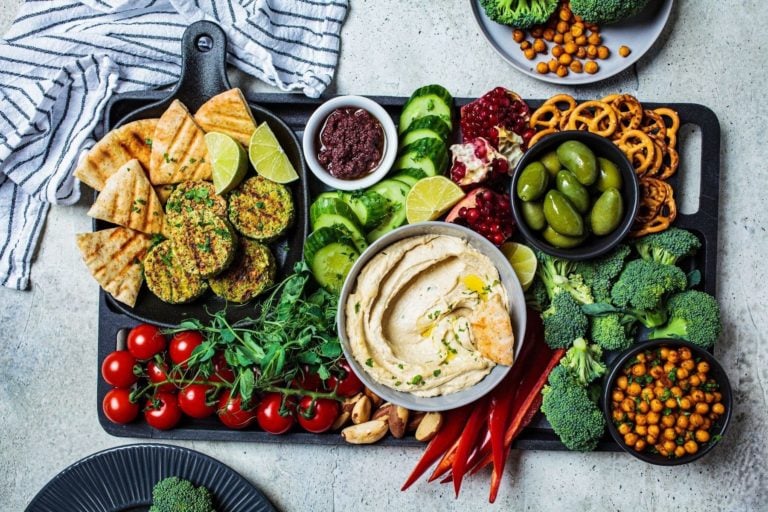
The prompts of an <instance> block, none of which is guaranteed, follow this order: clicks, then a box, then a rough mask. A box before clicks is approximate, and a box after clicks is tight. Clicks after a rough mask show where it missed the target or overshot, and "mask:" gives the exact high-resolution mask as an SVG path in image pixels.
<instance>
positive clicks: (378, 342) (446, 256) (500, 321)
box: [345, 235, 514, 397]
mask: <svg viewBox="0 0 768 512" xmlns="http://www.w3.org/2000/svg"><path fill="white" fill-rule="evenodd" d="M345 308H346V330H347V337H348V339H349V345H350V348H351V352H352V355H353V357H354V358H355V359H356V360H357V362H358V363H359V364H360V365H361V366H362V367H363V368H364V369H365V370H366V372H367V373H368V374H369V375H370V376H371V377H372V378H373V379H374V380H376V381H377V382H379V383H381V384H383V385H385V386H388V387H390V388H393V389H395V390H398V391H406V392H410V393H413V394H414V395H416V396H422V397H429V396H437V395H446V394H449V393H455V392H457V391H461V390H462V389H465V388H468V387H471V386H473V385H474V384H476V383H477V382H479V381H480V380H482V379H483V377H485V376H486V375H487V374H488V373H489V372H490V371H491V370H492V369H493V367H494V366H495V365H496V363H503V364H511V363H512V354H513V341H514V339H513V336H512V325H511V320H510V317H509V302H508V298H507V293H506V290H505V289H504V287H503V286H502V284H501V281H500V278H499V272H498V270H497V269H496V267H495V266H494V265H493V263H492V262H491V260H490V259H489V258H488V257H487V256H485V255H484V254H482V253H480V252H479V251H477V250H476V249H474V248H473V247H472V246H470V245H469V244H468V243H467V242H466V241H464V240H462V239H461V238H458V237H454V236H446V235H424V236H416V237H411V238H406V239H404V240H400V241H398V242H396V243H394V244H392V245H390V246H389V247H387V248H386V249H384V250H383V251H382V252H381V253H379V254H378V255H376V256H375V257H374V258H372V259H371V260H370V261H369V262H368V263H367V264H366V265H365V267H363V269H362V271H361V272H360V274H359V275H358V277H357V283H356V288H355V291H354V293H352V294H350V296H349V299H348V300H347V303H346V305H345Z"/></svg>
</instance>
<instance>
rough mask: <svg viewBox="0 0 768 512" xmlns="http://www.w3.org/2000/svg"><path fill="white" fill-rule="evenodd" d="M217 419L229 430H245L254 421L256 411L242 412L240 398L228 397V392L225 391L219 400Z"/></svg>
mask: <svg viewBox="0 0 768 512" xmlns="http://www.w3.org/2000/svg"><path fill="white" fill-rule="evenodd" d="M218 414H219V419H220V420H221V422H222V423H223V424H225V425H226V426H228V427H229V428H235V429H241V428H245V427H247V426H248V425H250V424H251V423H253V420H255V419H256V411H254V410H253V409H250V410H244V409H243V408H242V399H241V397H240V396H236V397H232V396H230V391H229V390H226V391H224V393H222V394H221V398H219V412H218Z"/></svg>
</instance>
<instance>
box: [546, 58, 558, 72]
mask: <svg viewBox="0 0 768 512" xmlns="http://www.w3.org/2000/svg"><path fill="white" fill-rule="evenodd" d="M559 65H560V63H559V62H557V59H549V62H548V63H547V67H548V68H549V70H550V71H551V72H552V73H555V72H556V71H557V67H558V66H559Z"/></svg>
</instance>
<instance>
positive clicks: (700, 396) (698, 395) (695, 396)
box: [691, 389, 704, 402]
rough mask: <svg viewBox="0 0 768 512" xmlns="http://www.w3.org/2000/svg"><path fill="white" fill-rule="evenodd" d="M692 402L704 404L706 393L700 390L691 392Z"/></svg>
mask: <svg viewBox="0 0 768 512" xmlns="http://www.w3.org/2000/svg"><path fill="white" fill-rule="evenodd" d="M691 400H693V401H694V402H703V401H704V392H703V391H702V390H700V389H694V390H693V391H691Z"/></svg>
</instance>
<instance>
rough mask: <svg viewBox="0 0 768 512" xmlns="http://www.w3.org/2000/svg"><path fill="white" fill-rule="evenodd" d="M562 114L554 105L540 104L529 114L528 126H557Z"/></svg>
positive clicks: (545, 127) (535, 127) (543, 127)
mask: <svg viewBox="0 0 768 512" xmlns="http://www.w3.org/2000/svg"><path fill="white" fill-rule="evenodd" d="M561 119H562V115H561V113H560V110H559V109H558V108H557V107H556V106H555V105H542V106H540V107H539V108H537V109H536V111H535V112H534V113H533V114H532V115H531V121H530V123H529V124H530V126H531V128H534V129H539V128H542V129H547V128H558V127H559V126H560V120H561Z"/></svg>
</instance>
